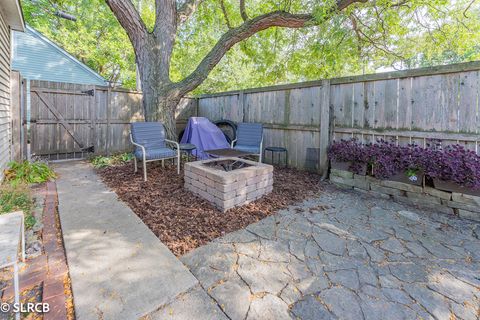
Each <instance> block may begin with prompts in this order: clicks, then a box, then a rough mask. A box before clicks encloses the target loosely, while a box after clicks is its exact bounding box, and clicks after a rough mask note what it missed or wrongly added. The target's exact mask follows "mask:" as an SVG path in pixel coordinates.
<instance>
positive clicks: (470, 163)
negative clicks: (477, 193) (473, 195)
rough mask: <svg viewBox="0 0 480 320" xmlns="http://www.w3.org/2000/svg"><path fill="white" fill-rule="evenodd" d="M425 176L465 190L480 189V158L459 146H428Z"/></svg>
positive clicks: (473, 152)
mask: <svg viewBox="0 0 480 320" xmlns="http://www.w3.org/2000/svg"><path fill="white" fill-rule="evenodd" d="M426 151H427V152H426V158H427V159H426V170H425V172H426V174H428V175H429V176H430V177H432V178H436V179H439V180H444V181H453V182H455V183H457V184H459V185H461V186H464V187H467V188H474V189H479V188H480V156H479V155H478V154H477V153H476V152H475V151H472V150H467V149H465V147H463V146H461V145H458V144H456V145H449V146H446V147H441V146H440V145H438V144H437V145H435V146H430V147H429V148H427V150H426Z"/></svg>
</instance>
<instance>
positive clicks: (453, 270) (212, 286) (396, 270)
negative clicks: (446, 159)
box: [181, 187, 480, 320]
mask: <svg viewBox="0 0 480 320" xmlns="http://www.w3.org/2000/svg"><path fill="white" fill-rule="evenodd" d="M479 236H480V227H479V224H478V223H475V222H472V221H468V220H462V219H459V218H457V217H453V216H445V215H441V214H438V215H437V214H435V213H434V212H429V211H422V210H418V209H415V208H414V207H410V206H407V205H402V204H399V203H395V202H393V201H390V200H385V199H381V198H371V197H368V196H365V195H363V194H359V193H356V192H353V191H352V192H350V191H340V190H338V189H335V188H333V187H331V188H330V187H328V188H327V190H326V192H324V193H323V194H322V195H320V196H319V197H318V198H316V199H311V200H308V201H305V202H304V203H303V204H302V205H300V206H297V207H292V208H290V209H289V210H284V211H281V212H279V213H278V214H276V215H275V216H271V217H268V218H266V219H264V220H262V221H260V222H258V223H256V224H253V225H250V226H249V227H247V228H246V229H245V230H240V231H237V232H234V233H231V234H228V235H226V236H225V237H223V238H220V239H217V240H215V241H214V242H212V243H211V244H209V245H206V246H203V247H200V248H198V249H196V250H194V251H193V252H191V253H189V254H187V255H186V256H184V257H182V258H181V260H182V261H183V262H184V263H185V265H187V266H188V267H189V268H190V270H191V272H192V273H193V274H194V275H195V276H196V277H197V279H198V280H199V281H200V283H201V284H202V286H203V287H204V288H205V289H206V291H207V292H208V293H209V295H210V297H213V299H214V300H215V301H216V302H217V304H218V305H219V306H220V307H221V308H222V309H223V310H224V312H225V314H226V315H227V316H228V317H229V318H230V319H285V318H292V319H439V320H441V319H465V320H470V319H471V320H474V319H479V318H480V240H479Z"/></svg>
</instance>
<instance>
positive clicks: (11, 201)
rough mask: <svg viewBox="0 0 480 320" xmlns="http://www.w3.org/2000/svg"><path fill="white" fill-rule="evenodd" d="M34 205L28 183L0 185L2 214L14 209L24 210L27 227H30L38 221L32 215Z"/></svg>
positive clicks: (0, 209) (0, 212)
mask: <svg viewBox="0 0 480 320" xmlns="http://www.w3.org/2000/svg"><path fill="white" fill-rule="evenodd" d="M32 207H33V201H32V197H31V194H30V190H29V189H28V187H27V186H26V185H24V184H16V185H13V184H5V185H3V186H0V215H1V214H4V213H8V212H13V211H23V213H24V215H25V228H27V229H30V228H31V227H33V225H34V224H35V222H36V221H35V217H33V215H32Z"/></svg>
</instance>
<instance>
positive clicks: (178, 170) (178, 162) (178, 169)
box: [177, 154, 180, 174]
mask: <svg viewBox="0 0 480 320" xmlns="http://www.w3.org/2000/svg"><path fill="white" fill-rule="evenodd" d="M177 174H180V154H179V155H178V156H177Z"/></svg>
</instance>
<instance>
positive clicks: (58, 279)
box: [42, 182, 70, 320]
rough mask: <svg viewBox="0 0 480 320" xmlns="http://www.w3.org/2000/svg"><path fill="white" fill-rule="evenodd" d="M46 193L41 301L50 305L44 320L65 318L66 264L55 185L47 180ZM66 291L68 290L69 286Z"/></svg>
mask: <svg viewBox="0 0 480 320" xmlns="http://www.w3.org/2000/svg"><path fill="white" fill-rule="evenodd" d="M46 187H47V194H46V198H45V207H44V210H43V237H42V238H43V249H44V251H45V255H46V256H47V267H48V272H47V277H46V279H45V281H44V283H43V302H44V303H48V304H49V305H50V312H48V313H46V314H44V316H43V319H44V320H50V319H67V297H66V294H65V291H66V290H65V289H66V288H65V285H68V282H67V281H66V280H67V276H68V266H67V259H66V256H65V249H64V248H63V238H62V232H61V228H60V221H57V219H58V217H57V216H56V215H57V199H58V197H57V186H56V184H55V183H54V182H47V186H46ZM67 291H70V290H69V288H68V290H67Z"/></svg>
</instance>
